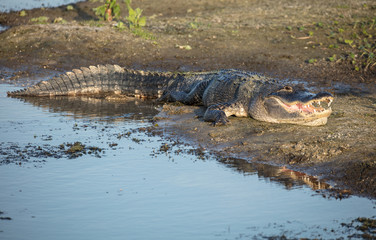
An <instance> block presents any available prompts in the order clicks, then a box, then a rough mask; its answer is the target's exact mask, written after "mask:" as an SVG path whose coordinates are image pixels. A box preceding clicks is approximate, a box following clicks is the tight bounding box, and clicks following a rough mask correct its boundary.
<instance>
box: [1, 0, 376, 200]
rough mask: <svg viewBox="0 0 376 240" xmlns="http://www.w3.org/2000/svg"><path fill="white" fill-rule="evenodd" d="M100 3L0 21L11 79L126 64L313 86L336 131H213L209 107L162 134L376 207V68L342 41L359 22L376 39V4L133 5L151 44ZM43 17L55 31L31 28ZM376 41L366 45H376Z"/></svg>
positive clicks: (218, 1)
mask: <svg viewBox="0 0 376 240" xmlns="http://www.w3.org/2000/svg"><path fill="white" fill-rule="evenodd" d="M98 5H99V3H93V2H82V3H78V4H75V5H72V6H73V8H74V9H73V10H67V7H66V6H62V7H59V8H53V9H34V10H27V11H25V13H26V16H20V12H11V13H0V24H1V25H5V26H9V27H10V28H9V29H7V30H6V31H4V32H2V33H1V34H0V56H1V58H0V79H2V81H3V82H13V83H16V84H20V85H23V84H30V83H28V82H27V81H29V80H30V79H33V78H34V77H40V76H44V75H51V73H56V72H63V71H66V70H70V69H72V68H77V67H80V66H89V65H97V64H118V65H121V66H125V67H128V68H134V69H143V70H159V71H206V70H217V69H224V68H237V69H243V70H248V71H256V72H260V73H263V74H265V75H268V76H275V77H278V78H280V79H286V78H288V79H289V80H291V81H300V82H304V83H306V84H307V86H309V87H312V88H313V89H314V90H318V89H325V90H327V91H330V92H332V93H333V94H334V95H335V96H336V99H335V102H334V105H333V114H332V116H331V117H330V118H329V121H328V124H327V125H326V126H322V127H301V126H293V125H284V124H281V125H279V124H268V123H262V122H257V121H254V120H252V119H245V118H244V119H243V118H241V119H240V118H238V119H235V118H232V119H231V121H232V124H231V125H229V126H225V127H219V128H212V127H209V125H208V123H205V122H203V121H202V120H201V116H202V109H200V108H196V107H183V106H171V105H168V106H166V107H165V109H164V111H163V113H164V116H163V117H166V116H167V117H169V118H172V119H173V120H174V121H162V122H161V123H160V125H161V126H162V125H163V126H164V127H165V128H166V129H168V130H169V132H170V134H171V135H173V136H176V137H177V138H184V139H185V140H187V141H193V142H195V143H196V144H198V145H202V146H205V148H206V149H209V150H212V151H216V152H220V153H221V154H222V155H223V156H236V157H246V158H249V157H253V159H255V160H257V161H260V162H268V163H272V164H277V165H281V166H283V165H286V166H288V167H289V168H291V169H294V170H299V171H303V172H306V173H308V174H311V175H318V176H320V177H321V178H323V179H325V180H327V181H329V182H332V183H334V184H336V185H337V186H338V187H339V188H342V189H349V190H351V191H352V192H353V193H355V194H359V195H365V196H371V197H376V182H375V177H376V86H375V83H376V69H375V68H376V66H375V67H374V68H371V67H370V68H368V69H363V70H362V69H360V70H358V71H357V70H355V67H356V64H357V63H356V62H355V60H356V59H357V58H354V59H355V60H354V61H353V62H351V61H350V60H351V59H350V60H349V56H348V55H349V54H348V53H349V52H354V51H356V48H355V47H354V46H352V45H351V44H342V43H341V41H342V40H343V39H345V38H350V37H349V35H352V36H355V35H354V33H357V32H356V31H358V30H357V29H358V25H360V24H363V25H362V26H365V27H364V28H362V29H361V30H362V31H363V34H364V29H367V31H368V32H371V31H373V30H374V26H373V25H372V23H371V22H372V20H373V19H376V3H375V2H374V1H351V0H335V1H324V0H319V1H298V0H285V1H272V0H264V1H261V0H260V1H258V0H252V1H251V0H249V1H245V0H226V1H225V0H188V1H181V0H177V1H174V3H173V4H172V3H171V1H167V0H160V1H158V3H156V2H155V1H151V0H141V1H133V3H132V5H133V7H134V8H136V7H139V8H141V9H143V10H144V11H143V15H144V16H146V17H147V25H146V27H145V28H144V29H145V30H146V31H147V32H148V33H149V34H151V35H152V36H153V37H152V38H151V39H147V37H145V36H136V35H135V34H133V33H132V32H130V31H129V30H128V29H125V30H122V31H120V30H118V29H116V28H115V27H114V25H115V24H116V22H112V23H106V22H103V21H99V20H98V18H97V17H96V16H95V14H94V12H93V11H92V8H93V7H96V6H98ZM121 7H122V10H123V11H122V14H121V15H122V19H123V21H124V22H126V21H125V20H124V17H125V15H126V14H127V11H126V8H125V6H124V5H123V3H121ZM41 16H46V17H48V20H47V21H46V23H43V24H38V23H37V22H35V21H32V19H33V18H38V17H41ZM62 19H63V20H64V21H62ZM54 21H55V23H54ZM366 23H367V24H368V25H367V24H366ZM346 34H349V35H346ZM367 34H368V33H367ZM375 35H376V34H373V35H371V34H369V35H367V41H368V42H375ZM356 36H358V35H356ZM360 36H361V33H359V36H358V37H359V38H360ZM341 39H342V40H341ZM363 40H364V39H363ZM360 56H362V55H361V54H360V53H358V57H360ZM354 62H355V63H354ZM176 113H179V114H176Z"/></svg>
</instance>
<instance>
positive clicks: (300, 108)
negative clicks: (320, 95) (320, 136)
mask: <svg viewBox="0 0 376 240" xmlns="http://www.w3.org/2000/svg"><path fill="white" fill-rule="evenodd" d="M283 104H284V105H285V106H286V108H288V109H290V110H292V111H300V112H305V113H313V112H314V110H315V108H314V107H310V106H309V105H308V104H307V105H303V104H301V103H297V104H294V105H288V104H286V103H283Z"/></svg>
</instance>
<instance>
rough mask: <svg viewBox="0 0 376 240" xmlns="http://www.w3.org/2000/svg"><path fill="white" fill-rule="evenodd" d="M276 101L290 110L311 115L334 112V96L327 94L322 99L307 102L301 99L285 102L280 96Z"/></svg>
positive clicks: (325, 115)
mask: <svg viewBox="0 0 376 240" xmlns="http://www.w3.org/2000/svg"><path fill="white" fill-rule="evenodd" d="M275 99H276V101H277V102H278V103H279V104H280V105H281V106H282V107H283V108H284V109H285V110H286V111H288V112H290V113H292V112H299V113H300V114H301V115H303V116H306V117H310V115H312V114H314V115H316V116H323V117H328V116H329V115H330V113H331V112H332V109H331V107H330V105H331V104H332V102H333V97H330V96H326V97H323V98H320V99H313V100H311V101H308V102H306V103H302V102H299V101H296V102H293V103H285V102H283V101H282V100H281V99H279V98H275Z"/></svg>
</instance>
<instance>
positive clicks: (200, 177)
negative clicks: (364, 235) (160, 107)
mask: <svg viewBox="0 0 376 240" xmlns="http://www.w3.org/2000/svg"><path fill="white" fill-rule="evenodd" d="M14 89H15V87H12V86H10V85H5V84H2V85H0V142H1V145H0V148H1V149H2V151H3V152H7V153H8V154H9V155H8V156H6V155H0V158H2V159H1V160H4V159H5V158H6V157H8V160H9V162H8V163H5V162H3V164H1V165H0V211H1V212H3V214H1V215H0V217H10V218H11V219H12V220H0V239H92V240H95V239H105V238H107V239H252V238H253V237H254V238H255V239H259V238H263V237H270V236H281V235H285V236H287V237H288V238H303V237H307V238H338V237H344V238H347V236H349V235H350V234H352V233H353V232H351V231H349V230H348V229H346V228H344V227H342V226H341V223H342V222H345V223H349V222H351V220H353V219H355V218H357V217H372V216H375V215H376V210H375V203H374V202H372V201H370V200H368V199H365V198H358V197H350V198H348V199H342V200H335V199H333V198H330V199H328V198H324V197H322V196H321V195H320V194H316V193H315V192H314V191H313V190H312V189H311V188H310V187H309V186H308V185H305V184H302V183H301V182H300V183H299V181H292V182H291V181H290V182H289V181H288V180H286V179H283V178H279V177H275V176H274V177H273V174H271V173H270V172H273V171H274V172H275V171H277V170H276V168H268V167H267V166H264V167H261V166H257V165H255V166H253V165H250V168H249V169H250V170H249V169H248V170H243V171H237V170H236V169H235V168H233V167H231V166H230V165H226V164H223V163H220V162H219V161H217V160H216V159H214V158H211V157H209V158H206V159H204V160H202V159H200V158H198V157H196V156H194V155H191V154H188V153H187V152H186V151H185V150H186V149H190V148H191V147H189V146H176V147H172V148H171V149H170V151H167V152H165V151H162V150H161V146H164V145H165V144H168V146H172V144H171V143H170V142H168V141H166V140H164V139H161V138H160V137H158V136H152V135H150V134H146V133H145V132H143V130H142V131H132V129H137V128H140V127H148V126H150V125H151V123H149V121H148V120H149V119H150V118H151V117H152V116H153V115H154V114H156V112H157V111H156V110H155V106H153V105H151V104H150V103H146V104H145V103H143V102H129V103H126V104H124V103H119V102H106V101H103V100H99V99H89V98H83V99H72V98H59V99H55V100H53V99H43V98H31V99H27V100H20V99H13V98H8V97H6V96H5V95H6V94H5V92H6V91H8V90H14ZM76 141H80V142H82V143H83V144H85V145H87V146H89V145H90V146H96V147H99V148H103V149H104V152H103V151H102V152H100V153H99V154H98V155H95V154H84V155H83V156H81V157H77V158H69V157H67V156H64V157H62V158H56V157H46V156H42V157H40V156H39V157H38V156H35V157H31V158H30V159H22V158H21V156H27V154H26V153H25V151H29V153H30V152H32V151H33V150H34V151H37V148H38V146H40V147H41V148H42V149H50V151H51V152H53V151H55V150H56V149H58V146H59V145H60V144H66V143H72V142H76ZM27 146H29V147H27ZM17 149H18V150H20V151H18V152H17ZM179 149H180V150H181V151H179V153H177V152H175V150H179ZM22 150H23V151H24V152H22ZM17 154H18V155H17ZM98 156H100V157H98ZM9 157H10V158H9ZM252 169H253V170H252ZM254 169H256V170H257V169H259V171H256V170H254ZM261 170H262V171H261ZM287 182H288V183H287ZM287 186H288V187H287ZM332 230H333V231H332Z"/></svg>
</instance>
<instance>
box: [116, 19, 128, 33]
mask: <svg viewBox="0 0 376 240" xmlns="http://www.w3.org/2000/svg"><path fill="white" fill-rule="evenodd" d="M115 29H117V30H119V31H124V30H125V29H127V27H126V25H125V24H124V23H123V22H122V21H119V22H117V23H116V25H115Z"/></svg>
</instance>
